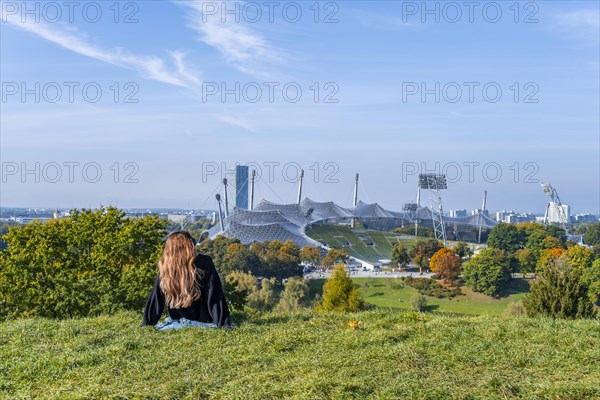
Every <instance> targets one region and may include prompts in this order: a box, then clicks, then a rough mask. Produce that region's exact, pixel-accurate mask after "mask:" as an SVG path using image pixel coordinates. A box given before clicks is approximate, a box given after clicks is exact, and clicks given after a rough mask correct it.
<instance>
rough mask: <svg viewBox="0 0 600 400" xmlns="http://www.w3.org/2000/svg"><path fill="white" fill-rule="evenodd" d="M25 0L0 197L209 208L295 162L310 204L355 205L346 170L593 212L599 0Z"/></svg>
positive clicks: (528, 207) (269, 195)
mask: <svg viewBox="0 0 600 400" xmlns="http://www.w3.org/2000/svg"><path fill="white" fill-rule="evenodd" d="M25 3H27V4H29V6H30V7H31V8H34V7H35V4H38V3H39V2H24V3H23V2H7V1H3V2H2V23H1V24H0V29H1V31H2V32H1V33H2V35H1V39H0V40H1V47H2V57H0V67H1V71H2V72H1V75H2V76H1V81H2V99H1V102H0V107H1V114H2V118H1V122H0V131H1V136H0V143H1V150H0V157H1V161H2V190H1V192H2V193H0V206H1V207H13V206H32V207H36V206H40V207H42V206H43V207H50V208H53V207H77V208H80V207H92V208H95V207H98V206H99V205H100V204H104V205H109V204H112V205H116V206H118V207H122V208H132V207H149V208H155V207H179V208H184V209H201V208H206V209H215V208H216V201H215V200H214V193H216V192H215V190H219V189H216V188H218V187H219V185H220V179H221V175H222V172H223V171H222V170H223V169H224V168H223V165H225V166H226V168H231V167H233V166H235V163H236V162H238V163H240V164H249V165H251V166H252V165H255V166H258V167H260V169H261V173H262V176H263V177H264V176H267V175H268V172H269V168H270V167H269V166H273V176H272V179H266V182H265V181H263V182H259V183H258V184H257V193H256V197H257V199H258V198H265V199H268V200H272V201H277V202H287V203H291V202H294V201H295V198H296V191H297V182H296V180H295V177H296V175H297V172H298V171H299V169H304V170H305V173H306V178H305V181H304V193H305V196H307V197H310V198H311V199H313V200H316V201H328V200H331V201H335V202H336V203H338V204H340V205H343V206H346V207H347V206H351V205H352V194H353V193H352V191H353V180H354V175H355V174H356V173H359V174H360V176H361V184H360V185H359V199H360V200H362V201H364V202H367V203H373V202H377V203H380V204H381V205H382V206H384V207H385V208H387V209H392V210H400V209H401V208H402V204H404V203H406V202H408V201H414V200H415V197H416V186H417V185H416V174H417V173H418V172H426V171H431V170H434V171H435V170H440V171H442V172H445V173H447V174H448V176H449V177H455V179H454V181H452V182H449V188H448V190H446V191H444V193H443V200H444V209H446V210H450V209H462V208H465V209H467V210H471V209H476V208H480V207H481V201H482V197H483V192H484V191H485V190H487V192H488V209H490V210H502V209H505V210H515V211H519V212H533V213H537V214H543V213H544V210H545V207H546V204H547V203H548V201H549V200H548V198H547V196H545V195H544V193H543V191H542V189H541V183H543V182H546V183H551V184H552V185H553V186H554V187H555V188H556V189H557V190H558V192H559V193H560V195H561V200H562V201H563V203H564V204H568V205H570V206H571V210H572V214H576V213H585V212H590V213H594V214H600V190H599V186H600V171H599V170H600V120H599V118H600V117H599V114H598V109H599V108H600V101H599V97H600V96H599V93H600V83H599V71H600V64H599V44H600V43H599V40H600V39H599V36H600V35H599V32H600V25H599V22H598V20H599V9H598V4H597V3H594V2H586V1H579V2H578V1H573V2H551V3H546V2H520V3H515V4H518V7H514V5H513V3H510V4H508V3H498V4H499V7H500V8H499V9H496V8H494V7H496V6H492V5H491V4H492V3H493V2H474V3H476V4H477V6H476V7H475V8H473V9H469V8H466V7H465V6H464V4H463V3H453V4H457V7H458V8H457V7H455V8H451V7H448V6H447V5H444V3H443V2H429V3H427V4H428V7H429V8H428V9H422V8H421V4H425V3H423V2H395V3H390V2H368V3H367V2H320V3H317V4H318V7H315V6H314V4H312V3H310V4H308V3H297V4H298V5H299V7H300V8H299V9H300V10H301V14H297V13H296V14H294V12H296V11H298V10H297V9H296V8H294V7H295V6H293V7H292V6H289V4H291V3H290V2H285V3H277V2H275V3H277V4H279V7H277V8H275V9H274V11H273V14H272V15H271V14H269V12H270V11H271V10H270V9H268V8H267V5H266V3H268V2H233V3H230V4H231V7H232V8H231V9H230V10H229V11H230V13H229V14H228V13H227V10H222V9H220V7H221V4H222V3H221V2H179V1H171V2H128V3H120V8H119V7H117V8H116V9H115V8H114V7H113V8H112V9H111V8H109V7H110V6H111V4H112V3H111V4H108V3H102V4H101V5H100V7H101V12H100V14H98V13H95V12H96V11H97V10H95V9H94V8H93V7H91V6H87V5H89V4H91V3H85V2H84V3H85V4H83V3H82V4H80V7H77V8H76V9H74V10H70V9H68V8H67V6H66V5H65V4H63V3H60V2H58V3H56V4H58V7H63V8H62V9H61V10H60V11H61V13H62V18H61V19H60V20H59V21H55V20H54V19H53V18H54V16H55V15H56V13H55V11H56V10H54V9H44V8H43V7H42V6H38V7H41V8H40V9H39V10H38V11H37V12H38V15H37V16H36V15H35V12H34V14H27V13H26V12H24V11H23V10H22V9H20V8H19V7H21V4H25ZM292 3H293V2H292ZM86 4H87V5H86ZM131 4H132V5H131ZM253 4H255V5H256V7H258V8H256V7H255V8H251V7H252V5H253ZM286 4H288V6H286ZM494 4H496V3H494ZM15 5H16V6H17V8H15V7H14V6H15ZM311 6H312V8H310V7H311ZM511 6H512V8H511ZM285 7H287V8H285ZM284 9H285V11H283V10H284ZM84 10H85V12H84ZM231 10H233V11H231ZM257 10H259V11H260V12H261V13H262V14H261V18H259V19H258V20H257V21H256V22H253V18H254V19H256V18H255V17H257V15H258V14H256V11H257ZM484 10H485V11H484ZM498 10H499V11H500V13H499V14H498V13H497V11H498ZM70 11H72V14H70V13H69V12H70ZM459 14H460V18H459ZM99 15H100V16H99ZM298 15H300V16H298ZM36 17H37V19H36ZM70 17H72V18H71V19H72V21H71V20H69V19H70ZM271 17H272V22H271V20H270V19H269V18H271ZM96 19H97V20H96ZM236 19H237V20H239V21H237V20H236ZM471 20H472V21H471ZM223 21H224V22H223ZM157 26H160V27H161V29H156V27H157ZM284 87H285V88H286V91H283V88H284ZM83 88H86V89H85V90H84V89H83ZM98 89H100V91H101V92H102V95H101V96H99V98H96V97H97V96H96V94H97V93H98V92H97V90H98ZM298 90H300V91H301V92H302V96H301V97H300V98H299V99H297V93H298ZM500 93H501V95H500V96H499V94H500ZM59 94H60V95H59ZM271 95H272V96H271ZM95 96H96V97H95ZM271 97H272V98H271ZM38 98H39V101H36V100H38ZM55 100H56V101H55ZM96 100H97V101H96ZM255 100H256V101H255ZM296 100H297V101H296ZM274 163H278V165H275V164H274ZM436 163H438V164H436ZM38 165H39V167H38ZM215 165H216V166H217V171H216V173H213V171H214V169H213V168H214V166H215ZM415 167H416V170H415ZM85 168H87V169H85ZM286 168H287V169H286ZM84 169H85V172H83V170H84ZM484 169H485V170H484ZM23 171H25V175H23ZM427 202H428V199H427V198H424V199H423V201H422V204H423V205H427Z"/></svg>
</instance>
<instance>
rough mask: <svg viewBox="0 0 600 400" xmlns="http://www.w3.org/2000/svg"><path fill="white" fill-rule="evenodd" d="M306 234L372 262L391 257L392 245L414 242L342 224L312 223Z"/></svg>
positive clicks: (387, 233)
mask: <svg viewBox="0 0 600 400" xmlns="http://www.w3.org/2000/svg"><path fill="white" fill-rule="evenodd" d="M306 234H307V235H308V236H309V237H311V238H312V239H315V240H318V241H321V242H324V243H326V244H327V245H328V246H331V247H337V248H340V249H344V250H345V251H347V252H348V254H349V255H351V256H353V257H356V258H359V259H361V260H366V261H371V262H376V261H377V260H381V259H389V258H390V256H391V253H392V247H393V246H394V244H396V243H398V242H404V243H405V244H411V243H412V242H413V240H412V239H407V238H403V237H400V236H399V235H396V234H394V233H391V232H381V231H373V230H365V229H352V228H350V227H348V226H340V225H312V226H310V227H309V228H308V229H307V230H306Z"/></svg>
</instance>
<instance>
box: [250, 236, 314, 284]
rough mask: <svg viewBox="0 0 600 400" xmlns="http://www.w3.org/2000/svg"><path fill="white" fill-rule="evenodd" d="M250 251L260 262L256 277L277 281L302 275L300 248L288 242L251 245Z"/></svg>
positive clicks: (276, 241)
mask: <svg viewBox="0 0 600 400" xmlns="http://www.w3.org/2000/svg"><path fill="white" fill-rule="evenodd" d="M250 250H251V251H252V252H254V253H255V254H256V255H257V256H258V257H259V259H260V260H261V268H260V270H259V271H258V272H257V275H260V276H265V277H275V278H277V279H279V280H283V279H286V278H289V277H291V276H301V275H302V266H301V265H300V248H299V247H298V245H297V244H295V243H294V242H292V241H290V240H288V241H286V242H283V243H282V242H280V241H279V240H273V241H271V242H268V241H266V242H262V243H253V244H252V245H251V246H250Z"/></svg>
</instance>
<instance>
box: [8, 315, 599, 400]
mask: <svg viewBox="0 0 600 400" xmlns="http://www.w3.org/2000/svg"><path fill="white" fill-rule="evenodd" d="M351 320H356V321H361V322H362V323H363V325H362V326H363V328H362V329H357V330H351V329H349V327H348V322H349V321H351ZM140 321H141V314H140V313H136V312H122V313H118V314H116V315H113V316H100V317H95V318H82V319H70V320H62V321H60V320H50V319H41V318H30V319H19V320H15V321H7V322H2V323H0V398H3V399H11V400H12V399H25V398H48V399H208V398H214V399H286V398H290V399H311V400H312V399H398V398H422V399H465V398H472V399H475V398H478V399H479V398H481V399H491V398H494V399H495V398H531V399H536V398H537V399H573V400H575V399H577V400H581V399H594V398H596V399H597V398H598V397H599V396H600V379H599V377H600V363H599V360H600V338H599V336H600V322H599V321H598V320H579V321H568V320H551V319H534V318H531V319H529V318H522V317H507V316H502V315H500V316H492V315H484V316H472V315H470V316H469V315H461V316H458V315H451V314H429V313H424V314H416V313H412V312H405V311H402V310H392V309H387V310H382V309H380V310H374V311H365V312H360V313H352V314H343V313H342V314H333V313H326V314H316V313H314V312H312V311H304V312H298V313H292V314H285V315H284V314H266V315H263V316H258V317H251V318H248V317H244V316H243V315H237V316H236V318H235V322H236V323H237V325H238V327H237V328H236V329H234V330H233V331H224V330H205V329H185V330H181V331H171V332H160V331H157V330H155V329H153V328H151V327H146V328H141V327H140V326H139V324H140Z"/></svg>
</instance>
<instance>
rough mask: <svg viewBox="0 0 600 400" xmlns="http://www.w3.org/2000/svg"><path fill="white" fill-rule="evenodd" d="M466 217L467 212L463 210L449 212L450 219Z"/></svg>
mask: <svg viewBox="0 0 600 400" xmlns="http://www.w3.org/2000/svg"><path fill="white" fill-rule="evenodd" d="M466 216H467V210H464V209H462V210H461V209H459V210H450V217H451V218H459V217H466Z"/></svg>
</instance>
